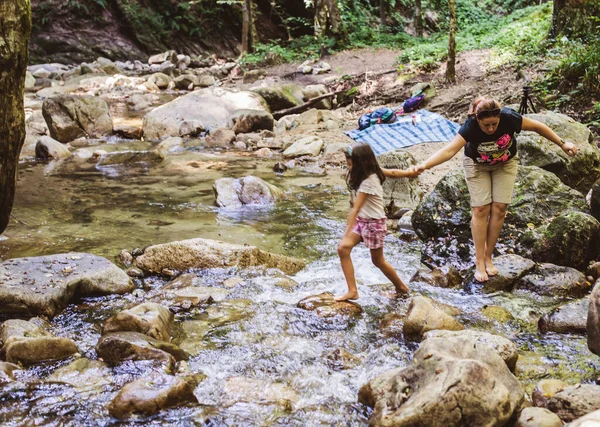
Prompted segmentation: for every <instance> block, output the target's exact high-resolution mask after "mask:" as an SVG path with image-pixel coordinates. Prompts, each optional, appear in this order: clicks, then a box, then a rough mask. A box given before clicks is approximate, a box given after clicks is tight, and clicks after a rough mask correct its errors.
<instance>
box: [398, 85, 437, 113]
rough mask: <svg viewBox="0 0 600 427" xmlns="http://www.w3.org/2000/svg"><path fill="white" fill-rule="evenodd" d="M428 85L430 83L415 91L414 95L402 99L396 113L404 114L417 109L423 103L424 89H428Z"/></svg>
mask: <svg viewBox="0 0 600 427" xmlns="http://www.w3.org/2000/svg"><path fill="white" fill-rule="evenodd" d="M429 87H430V85H426V86H425V87H423V89H421V90H420V91H419V92H417V93H416V94H415V95H414V96H411V97H410V98H408V99H407V100H406V101H404V103H403V104H402V106H401V107H400V108H398V110H397V114H406V113H410V112H412V111H415V110H418V109H419V107H420V106H421V104H422V103H423V100H424V99H425V96H426V94H425V91H426V90H427V89H429Z"/></svg>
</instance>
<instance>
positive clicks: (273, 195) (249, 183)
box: [213, 175, 283, 207]
mask: <svg viewBox="0 0 600 427" xmlns="http://www.w3.org/2000/svg"><path fill="white" fill-rule="evenodd" d="M213 190H214V191H215V197H216V204H217V206H219V207H240V206H244V205H268V204H272V203H274V202H275V201H277V200H279V199H281V198H282V197H283V191H281V190H280V189H279V188H277V187H275V186H274V185H271V184H269V183H268V182H265V181H263V180H262V179H260V178H257V177H255V176H252V175H249V176H245V177H243V178H238V179H234V178H219V179H218V180H216V181H215V183H214V184H213Z"/></svg>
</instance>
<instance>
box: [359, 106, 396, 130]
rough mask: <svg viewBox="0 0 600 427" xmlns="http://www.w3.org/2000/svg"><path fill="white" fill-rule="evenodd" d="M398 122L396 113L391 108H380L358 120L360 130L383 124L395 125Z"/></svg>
mask: <svg viewBox="0 0 600 427" xmlns="http://www.w3.org/2000/svg"><path fill="white" fill-rule="evenodd" d="M395 121H396V113H395V112H394V110H392V109H391V108H385V107H384V108H378V109H376V110H373V111H370V112H368V113H365V114H363V115H362V116H360V118H359V119H358V128H359V129H360V130H364V129H366V128H368V127H370V126H373V125H379V124H382V123H394V122H395Z"/></svg>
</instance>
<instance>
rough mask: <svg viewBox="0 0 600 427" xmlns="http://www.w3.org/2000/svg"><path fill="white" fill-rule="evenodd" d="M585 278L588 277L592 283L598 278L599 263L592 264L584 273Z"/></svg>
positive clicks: (599, 275)
mask: <svg viewBox="0 0 600 427" xmlns="http://www.w3.org/2000/svg"><path fill="white" fill-rule="evenodd" d="M585 274H586V276H590V277H591V278H592V279H593V280H594V281H595V280H597V279H598V278H600V262H594V263H592V264H590V266H589V267H588V268H587V270H586V271H585Z"/></svg>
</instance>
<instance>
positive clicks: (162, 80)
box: [148, 73, 171, 89]
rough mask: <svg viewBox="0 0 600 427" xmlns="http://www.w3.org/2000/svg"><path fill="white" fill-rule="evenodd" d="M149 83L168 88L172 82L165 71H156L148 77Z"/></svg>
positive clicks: (160, 87)
mask: <svg viewBox="0 0 600 427" xmlns="http://www.w3.org/2000/svg"><path fill="white" fill-rule="evenodd" d="M148 83H149V84H151V85H156V87H158V88H159V89H166V88H167V86H169V83H171V77H169V76H167V75H166V74H164V73H154V74H152V75H151V76H150V77H148Z"/></svg>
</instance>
